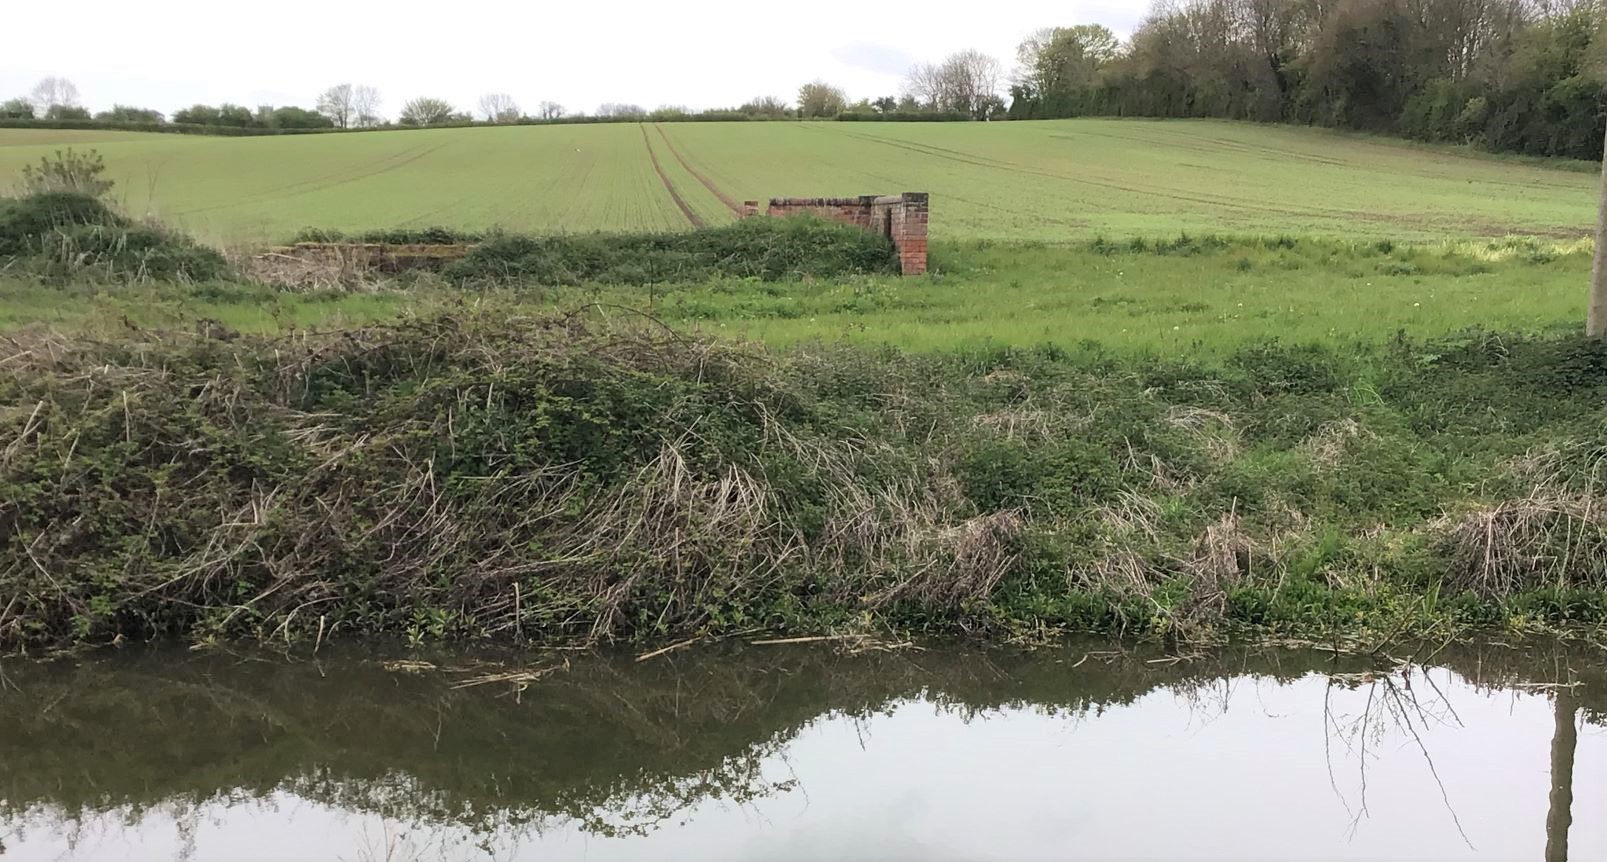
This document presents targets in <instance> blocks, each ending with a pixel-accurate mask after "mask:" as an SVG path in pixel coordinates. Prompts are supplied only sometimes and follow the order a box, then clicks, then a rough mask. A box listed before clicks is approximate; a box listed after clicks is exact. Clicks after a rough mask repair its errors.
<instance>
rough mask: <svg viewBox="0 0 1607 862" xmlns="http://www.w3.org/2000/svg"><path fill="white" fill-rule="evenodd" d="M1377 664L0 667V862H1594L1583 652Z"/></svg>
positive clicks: (1598, 729) (266, 660)
mask: <svg viewBox="0 0 1607 862" xmlns="http://www.w3.org/2000/svg"><path fill="white" fill-rule="evenodd" d="M1399 652H1400V654H1399V655H1398V656H1397V657H1396V658H1394V659H1391V658H1385V657H1378V658H1361V657H1354V656H1344V655H1337V654H1335V653H1333V652H1331V651H1324V650H1309V649H1305V650H1294V649H1268V648H1253V649H1252V648H1242V649H1227V650H1218V651H1211V652H1208V653H1204V654H1199V655H1181V656H1180V655H1176V654H1169V653H1166V652H1164V651H1161V650H1159V649H1153V648H1151V649H1142V648H1132V647H1124V646H1120V645H1114V644H1108V643H1090V644H1079V645H1075V646H1068V647H1066V648H1064V649H1053V650H1037V651H1031V652H1017V651H1003V650H978V649H962V648H931V649H927V650H913V649H902V650H894V651H877V650H872V651H867V652H862V653H859V654H849V653H846V652H844V651H843V650H841V649H834V648H832V647H830V646H824V647H823V646H776V645H728V646H724V647H720V648H702V649H698V648H687V649H683V650H678V651H674V652H670V653H667V654H664V655H660V656H656V657H653V658H650V659H648V660H645V661H637V660H636V657H634V656H627V655H618V656H610V655H595V654H589V653H566V652H521V653H512V652H507V653H476V654H463V653H419V652H400V651H397V652H377V653H376V652H366V651H365V652H358V651H352V650H335V651H331V650H329V649H327V648H326V649H324V650H323V651H321V653H320V654H319V655H317V656H316V657H312V656H279V655H269V654H262V653H254V652H253V653H231V652H224V651H203V652H189V651H147V650H124V651H120V652H116V653H112V654H107V655H97V656H90V657H76V658H71V659H60V660H56V661H50V662H43V663H40V662H30V661H21V660H7V661H5V662H3V663H0V845H3V852H0V860H4V862H14V860H159V859H193V860H257V859H262V860H268V859H274V860H277V859H346V860H365V862H366V861H367V860H390V862H404V860H470V859H473V860H480V859H496V860H537V859H539V860H553V859H595V860H638V859H854V858H867V859H1102V860H1103V859H1235V860H1238V859H1268V860H1271V859H1276V860H1291V859H1354V860H1382V859H1413V860H1422V859H1491V860H1520V859H1550V860H1561V859H1574V860H1597V859H1607V817H1604V816H1603V815H1604V814H1607V660H1604V657H1603V656H1602V655H1601V654H1599V653H1594V654H1593V653H1590V652H1583V651H1577V650H1570V649H1568V648H1565V647H1563V646H1560V645H1555V644H1545V645H1528V646H1525V647H1511V646H1506V645H1490V646H1483V647H1478V648H1444V649H1437V650H1436V649H1433V648H1424V649H1419V650H1416V651H1415V655H1408V653H1407V651H1399ZM1407 659H1410V661H1407Z"/></svg>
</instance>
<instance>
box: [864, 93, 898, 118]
mask: <svg viewBox="0 0 1607 862" xmlns="http://www.w3.org/2000/svg"><path fill="white" fill-rule="evenodd" d="M870 106H871V107H872V108H875V109H876V113H878V114H891V113H893V112H894V111H897V110H898V100H897V99H895V98H893V97H892V96H883V97H881V98H880V99H877V100H876V101H874V102H871V103H870Z"/></svg>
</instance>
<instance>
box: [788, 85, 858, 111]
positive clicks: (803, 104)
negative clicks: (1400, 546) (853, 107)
mask: <svg viewBox="0 0 1607 862" xmlns="http://www.w3.org/2000/svg"><path fill="white" fill-rule="evenodd" d="M847 106H848V96H847V95H846V94H845V93H843V91H842V89H841V88H839V87H833V86H832V85H830V84H828V83H826V82H825V81H821V80H815V81H812V82H810V83H808V84H805V85H803V86H802V87H799V88H798V116H800V117H805V118H810V117H835V116H837V115H838V114H841V113H842V112H843V109H844V108H845V107H847Z"/></svg>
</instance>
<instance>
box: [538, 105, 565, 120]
mask: <svg viewBox="0 0 1607 862" xmlns="http://www.w3.org/2000/svg"><path fill="white" fill-rule="evenodd" d="M563 115H564V106H563V105H560V104H558V103H557V102H542V103H541V104H539V105H537V106H536V116H538V117H541V118H542V119H543V120H556V119H559V118H560V117H562V116H563Z"/></svg>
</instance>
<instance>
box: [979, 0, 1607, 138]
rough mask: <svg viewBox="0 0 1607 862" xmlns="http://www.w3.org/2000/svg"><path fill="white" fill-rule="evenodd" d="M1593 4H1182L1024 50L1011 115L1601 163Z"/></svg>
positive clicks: (1042, 37)
mask: <svg viewBox="0 0 1607 862" xmlns="http://www.w3.org/2000/svg"><path fill="white" fill-rule="evenodd" d="M1604 11H1607V7H1602V6H1600V5H1598V4H1596V3H1593V2H1590V0H1584V2H1580V0H1185V2H1183V3H1181V4H1179V5H1172V6H1165V7H1162V8H1161V9H1160V11H1157V12H1156V13H1154V14H1152V15H1151V16H1150V17H1149V18H1148V19H1147V20H1146V21H1144V23H1143V24H1142V25H1140V26H1139V28H1138V30H1137V31H1136V32H1135V33H1134V34H1133V37H1132V39H1131V40H1130V41H1129V42H1127V43H1126V44H1123V43H1121V42H1119V41H1118V40H1117V39H1116V38H1115V36H1114V35H1112V34H1111V32H1110V31H1109V30H1106V29H1105V28H1103V27H1098V26H1082V27H1070V28H1056V29H1052V30H1045V31H1040V32H1039V33H1037V34H1034V36H1033V37H1032V38H1030V39H1028V40H1027V41H1026V42H1025V43H1023V44H1022V46H1021V48H1020V50H1019V52H1018V60H1019V63H1020V65H1019V67H1018V70H1017V73H1016V76H1015V79H1014V82H1013V85H1012V86H1011V96H1012V99H1011V105H1010V110H1009V116H1010V117H1011V118H1013V119H1038V118H1052V117H1075V116H1083V115H1116V116H1147V117H1222V118H1229V119H1241V120H1256V121H1263V122H1292V123H1302V124H1313V125H1323V126H1332V127H1338V128H1348V129H1360V130H1367V131H1375V132H1385V133H1391V134H1397V135H1402V136H1405V137H1410V138H1416V139H1420V140H1425V141H1439V142H1448V143H1456V144H1467V145H1473V146H1478V147H1483V148H1485V149H1489V150H1494V151H1498V152H1513V153H1523V154H1527V155H1535V156H1567V157H1571V158H1577V159H1599V158H1601V155H1602V135H1603V122H1604V121H1603V114H1602V103H1603V97H1604V95H1607V87H1604V86H1603V83H1602V78H1601V76H1600V74H1599V72H1600V70H1599V68H1598V67H1599V60H1600V57H1599V55H1600V52H1602V51H1603V50H1604V48H1607V39H1603V40H1598V39H1596V37H1595V34H1596V33H1597V30H1598V23H1599V22H1600V21H1601V19H1602V18H1603V15H1604Z"/></svg>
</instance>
